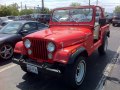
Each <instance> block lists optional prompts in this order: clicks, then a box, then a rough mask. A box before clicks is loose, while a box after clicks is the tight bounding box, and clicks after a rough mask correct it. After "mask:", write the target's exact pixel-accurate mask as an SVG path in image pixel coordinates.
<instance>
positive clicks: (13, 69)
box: [0, 26, 120, 90]
mask: <svg viewBox="0 0 120 90" xmlns="http://www.w3.org/2000/svg"><path fill="white" fill-rule="evenodd" d="M110 30H111V37H110V38H109V46H108V51H107V54H106V55H104V56H100V55H99V54H98V52H97V50H96V51H95V52H94V53H93V54H92V55H91V56H90V57H89V58H88V65H87V74H86V78H85V80H84V82H83V84H82V85H81V86H80V88H79V89H78V90H95V89H96V87H97V86H98V85H99V82H100V81H101V78H102V76H103V73H104V70H105V68H106V66H107V65H108V64H109V63H110V62H111V60H113V58H114V56H115V55H116V53H117V50H118V48H119V46H120V27H112V26H111V28H110ZM0 90H72V89H71V88H69V87H67V86H66V85H65V84H64V83H63V80H62V78H61V77H55V76H49V75H40V76H37V75H28V74H26V73H25V72H23V71H22V70H21V69H20V67H19V66H18V65H16V64H13V63H12V62H11V60H9V61H4V62H3V61H0ZM106 90H107V89H106ZM109 90H111V89H109ZM119 90H120V89H119Z"/></svg>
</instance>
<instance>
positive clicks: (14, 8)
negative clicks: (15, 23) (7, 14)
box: [7, 3, 19, 16]
mask: <svg viewBox="0 0 120 90" xmlns="http://www.w3.org/2000/svg"><path fill="white" fill-rule="evenodd" d="M7 8H8V9H9V10H10V11H11V15H13V16H17V15H19V10H18V8H19V6H18V4H17V3H14V4H11V5H9V6H7Z"/></svg>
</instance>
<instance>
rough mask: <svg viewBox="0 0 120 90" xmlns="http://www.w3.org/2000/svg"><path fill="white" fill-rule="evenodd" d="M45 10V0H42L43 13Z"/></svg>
mask: <svg viewBox="0 0 120 90" xmlns="http://www.w3.org/2000/svg"><path fill="white" fill-rule="evenodd" d="M43 12H44V0H42V13H43Z"/></svg>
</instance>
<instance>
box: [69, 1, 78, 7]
mask: <svg viewBox="0 0 120 90" xmlns="http://www.w3.org/2000/svg"><path fill="white" fill-rule="evenodd" d="M70 6H72V7H77V6H80V3H77V2H73V3H71V4H70Z"/></svg>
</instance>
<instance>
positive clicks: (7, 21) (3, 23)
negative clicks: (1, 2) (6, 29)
mask: <svg viewBox="0 0 120 90" xmlns="http://www.w3.org/2000/svg"><path fill="white" fill-rule="evenodd" d="M12 21H13V20H6V21H3V22H2V23H1V26H5V25H7V24H8V23H9V22H12Z"/></svg>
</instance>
